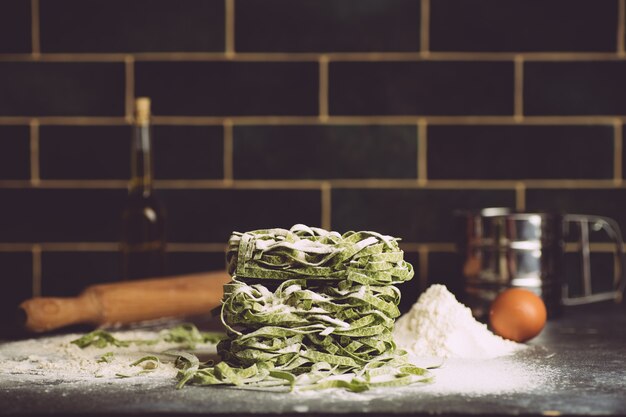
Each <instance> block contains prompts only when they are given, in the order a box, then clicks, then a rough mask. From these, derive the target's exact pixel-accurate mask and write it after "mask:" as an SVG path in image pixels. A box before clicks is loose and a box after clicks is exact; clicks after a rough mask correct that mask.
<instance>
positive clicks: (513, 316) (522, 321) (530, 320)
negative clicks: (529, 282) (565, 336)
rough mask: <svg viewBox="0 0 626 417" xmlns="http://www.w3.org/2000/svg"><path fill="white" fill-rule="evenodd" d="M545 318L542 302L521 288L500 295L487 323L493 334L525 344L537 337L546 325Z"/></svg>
mask: <svg viewBox="0 0 626 417" xmlns="http://www.w3.org/2000/svg"><path fill="white" fill-rule="evenodd" d="M546 318H547V312H546V305H545V304H544V303H543V300H542V299H541V298H540V297H539V296H538V295H536V294H535V293H533V292H531V291H528V290H525V289H522V288H511V289H508V290H506V291H503V292H502V293H500V294H499V295H498V296H497V297H496V299H495V300H494V301H493V303H492V304H491V309H490V311H489V323H490V324H491V328H492V330H493V331H494V333H496V334H498V335H500V336H502V337H504V338H505V339H510V340H514V341H516V342H525V341H527V340H530V339H532V338H533V337H535V336H537V335H538V334H539V333H540V332H541V329H543V326H544V325H545V324H546Z"/></svg>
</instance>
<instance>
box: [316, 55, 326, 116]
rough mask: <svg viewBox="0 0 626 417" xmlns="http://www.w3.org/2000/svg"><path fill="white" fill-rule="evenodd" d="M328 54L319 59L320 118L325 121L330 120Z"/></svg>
mask: <svg viewBox="0 0 626 417" xmlns="http://www.w3.org/2000/svg"><path fill="white" fill-rule="evenodd" d="M328 66H329V63H328V56H326V55H322V56H320V59H319V71H320V73H319V94H318V101H319V103H318V106H319V120H320V122H322V123H324V122H327V121H328V108H329V103H328V89H329V79H328V77H329V73H328Z"/></svg>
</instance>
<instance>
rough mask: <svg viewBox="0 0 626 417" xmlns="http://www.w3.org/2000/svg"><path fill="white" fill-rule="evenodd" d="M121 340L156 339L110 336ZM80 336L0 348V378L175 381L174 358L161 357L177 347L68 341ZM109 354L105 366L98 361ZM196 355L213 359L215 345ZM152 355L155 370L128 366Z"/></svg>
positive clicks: (146, 334) (149, 334) (137, 334)
mask: <svg viewBox="0 0 626 417" xmlns="http://www.w3.org/2000/svg"><path fill="white" fill-rule="evenodd" d="M112 334H113V335H114V336H115V337H116V338H119V339H121V340H151V339H156V338H157V337H158V335H159V333H158V332H154V331H125V332H114V333H112ZM81 336H82V335H80V334H69V335H63V336H53V337H44V338H38V339H29V340H23V341H18V342H9V343H2V344H0V376H2V375H14V376H22V377H26V378H27V377H42V378H45V379H48V380H57V381H89V380H92V381H93V382H97V381H102V380H110V379H119V378H120V376H119V375H126V376H129V377H130V378H129V379H133V380H134V379H137V378H140V379H148V378H150V379H161V380H162V379H171V380H172V382H174V381H175V379H174V378H175V376H176V374H177V369H176V368H175V367H174V364H173V360H174V358H173V357H171V356H169V355H162V354H161V352H164V351H166V350H168V349H176V348H179V347H180V345H179V344H176V343H168V342H164V341H159V342H158V343H156V344H154V345H133V344H131V345H130V346H128V347H114V346H109V347H105V348H97V347H94V346H88V347H86V348H82V349H81V348H80V347H78V346H76V345H75V344H72V343H71V341H72V340H75V339H78V338H79V337H81ZM109 352H111V353H112V355H109V357H108V358H107V359H108V362H104V361H103V360H102V359H101V358H102V356H103V355H104V354H107V353H109ZM194 353H196V354H204V355H213V354H215V353H216V349H215V345H209V344H207V345H198V346H197V347H196V350H194ZM148 355H155V356H157V357H158V358H159V359H160V362H161V363H160V364H158V366H157V367H156V368H154V369H152V366H154V365H155V363H154V362H152V363H146V362H144V363H143V364H140V365H138V366H131V364H132V363H133V362H134V361H136V360H137V359H140V358H142V357H144V356H148Z"/></svg>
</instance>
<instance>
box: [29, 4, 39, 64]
mask: <svg viewBox="0 0 626 417" xmlns="http://www.w3.org/2000/svg"><path fill="white" fill-rule="evenodd" d="M30 9H31V10H30V37H31V39H30V41H31V48H32V51H31V57H32V58H33V59H39V57H40V56H41V35H40V24H39V23H40V18H39V0H30Z"/></svg>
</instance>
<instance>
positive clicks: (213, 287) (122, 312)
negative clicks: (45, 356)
mask: <svg viewBox="0 0 626 417" xmlns="http://www.w3.org/2000/svg"><path fill="white" fill-rule="evenodd" d="M228 281H230V276H229V275H228V274H227V273H226V272H225V271H224V272H208V273H201V274H193V275H182V276H178V277H166V278H151V279H145V280H137V281H124V282H117V283H111V284H99V285H92V286H90V287H87V288H86V289H85V290H84V291H83V292H82V293H81V294H80V295H79V296H78V297H74V298H47V297H36V298H31V299H30V300H26V301H24V302H23V303H22V304H20V309H21V310H22V311H23V312H24V313H25V317H24V325H25V327H26V329H27V330H30V331H34V332H44V331H48V330H53V329H57V328H59V327H63V326H67V325H70V324H79V323H89V324H93V325H112V324H128V323H134V322H139V321H143V320H154V319H159V318H164V317H183V316H192V315H199V314H204V313H208V312H209V311H211V310H212V309H213V308H215V307H217V306H219V305H220V300H221V299H222V294H223V285H224V284H225V283H227V282H228Z"/></svg>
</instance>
